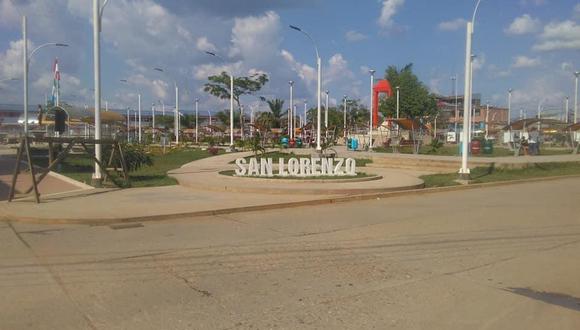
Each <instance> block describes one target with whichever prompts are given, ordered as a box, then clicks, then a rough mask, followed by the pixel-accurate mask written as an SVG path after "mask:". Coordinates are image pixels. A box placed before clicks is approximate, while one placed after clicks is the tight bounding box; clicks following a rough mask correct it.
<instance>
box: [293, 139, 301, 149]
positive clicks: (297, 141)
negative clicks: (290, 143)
mask: <svg viewBox="0 0 580 330" xmlns="http://www.w3.org/2000/svg"><path fill="white" fill-rule="evenodd" d="M295 140H296V148H302V139H301V138H296V139H295Z"/></svg>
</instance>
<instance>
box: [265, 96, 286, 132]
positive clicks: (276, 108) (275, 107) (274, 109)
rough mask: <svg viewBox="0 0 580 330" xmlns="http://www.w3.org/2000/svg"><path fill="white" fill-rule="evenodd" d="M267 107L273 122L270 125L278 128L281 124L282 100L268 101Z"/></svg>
mask: <svg viewBox="0 0 580 330" xmlns="http://www.w3.org/2000/svg"><path fill="white" fill-rule="evenodd" d="M267 102H268V107H270V112H271V113H272V116H273V117H274V118H273V119H274V121H273V123H272V127H277V128H278V127H280V123H281V122H282V116H283V111H284V100H281V99H273V100H268V101H267Z"/></svg>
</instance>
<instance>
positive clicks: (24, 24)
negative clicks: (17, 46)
mask: <svg viewBox="0 0 580 330" xmlns="http://www.w3.org/2000/svg"><path fill="white" fill-rule="evenodd" d="M27 30H28V29H27V22H26V16H22V40H24V42H23V52H22V55H23V56H22V60H23V63H22V65H23V67H24V74H23V76H24V77H23V78H24V135H28V68H29V66H30V60H31V59H32V56H33V55H34V54H35V53H36V52H37V51H39V50H40V49H41V48H44V47H48V46H56V47H68V45H67V44H62V43H55V42H49V43H45V44H42V45H40V46H38V47H36V48H35V49H33V50H32V51H31V52H30V54H29V53H28V31H27ZM7 80H16V78H10V79H7Z"/></svg>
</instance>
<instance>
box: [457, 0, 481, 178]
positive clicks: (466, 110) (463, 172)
mask: <svg viewBox="0 0 580 330" xmlns="http://www.w3.org/2000/svg"><path fill="white" fill-rule="evenodd" d="M480 3H481V0H478V1H477V4H476V5H475V10H474V11H473V16H472V18H471V22H467V35H466V38H465V88H464V95H463V99H464V100H463V144H462V146H461V151H462V152H461V169H460V170H459V178H460V179H464V180H469V174H470V170H469V167H468V166H467V160H468V157H469V155H468V153H469V145H468V141H469V129H468V127H470V126H471V120H470V119H471V118H470V117H471V86H472V74H471V73H472V72H471V70H472V61H473V58H472V56H471V55H472V53H471V41H472V38H473V33H474V24H475V16H476V14H477V9H478V8H479V4H480Z"/></svg>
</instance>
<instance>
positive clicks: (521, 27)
mask: <svg viewBox="0 0 580 330" xmlns="http://www.w3.org/2000/svg"><path fill="white" fill-rule="evenodd" d="M541 24H542V23H541V22H540V20H539V19H537V18H532V17H531V16H530V15H528V14H524V15H522V16H520V17H517V18H516V19H514V21H513V22H512V23H511V24H510V26H509V27H508V28H507V29H505V33H507V34H510V35H522V34H530V33H534V32H537V31H538V30H539V29H540V26H541Z"/></svg>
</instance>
